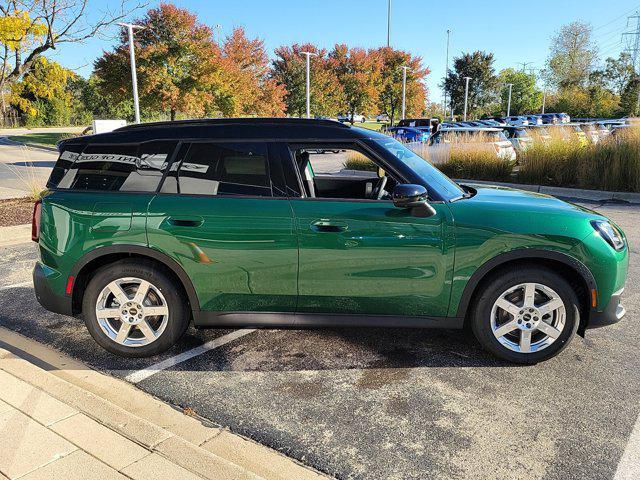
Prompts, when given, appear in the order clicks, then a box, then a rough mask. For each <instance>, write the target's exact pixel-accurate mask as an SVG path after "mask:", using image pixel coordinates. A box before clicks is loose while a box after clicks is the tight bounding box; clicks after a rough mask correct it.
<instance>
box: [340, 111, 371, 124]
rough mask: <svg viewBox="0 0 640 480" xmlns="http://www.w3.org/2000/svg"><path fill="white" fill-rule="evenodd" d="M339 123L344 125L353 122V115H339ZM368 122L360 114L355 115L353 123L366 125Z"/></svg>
mask: <svg viewBox="0 0 640 480" xmlns="http://www.w3.org/2000/svg"><path fill="white" fill-rule="evenodd" d="M338 121H339V122H342V123H345V122H351V115H348V114H340V115H338ZM366 121H367V118H366V117H365V116H364V115H360V114H359V113H356V114H354V115H353V123H364V122H366Z"/></svg>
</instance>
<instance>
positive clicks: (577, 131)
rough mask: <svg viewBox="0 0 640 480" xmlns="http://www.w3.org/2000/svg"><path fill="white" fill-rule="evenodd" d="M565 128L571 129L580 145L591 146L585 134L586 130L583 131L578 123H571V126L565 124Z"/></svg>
mask: <svg viewBox="0 0 640 480" xmlns="http://www.w3.org/2000/svg"><path fill="white" fill-rule="evenodd" d="M565 126H566V127H567V128H569V129H570V131H571V132H572V133H573V135H574V137H575V138H577V139H578V142H579V143H580V145H583V146H586V145H588V144H589V142H590V140H589V138H588V137H587V134H586V133H585V132H584V130H582V128H581V127H580V125H578V124H577V123H570V124H565Z"/></svg>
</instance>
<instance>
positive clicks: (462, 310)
mask: <svg viewBox="0 0 640 480" xmlns="http://www.w3.org/2000/svg"><path fill="white" fill-rule="evenodd" d="M540 258H542V259H546V260H555V261H557V262H560V263H563V264H564V265H566V266H568V267H570V268H572V269H573V270H575V271H576V272H578V274H579V275H580V277H582V280H583V281H584V283H585V284H586V285H587V287H588V288H589V290H591V289H594V288H595V289H597V286H596V281H595V279H594V278H593V274H592V273H591V271H590V270H589V269H588V268H587V267H586V265H585V264H584V263H582V262H581V261H580V260H578V259H576V258H574V257H572V256H571V255H567V254H566V253H562V252H558V251H555V250H544V249H537V248H519V249H517V250H511V251H510V252H505V253H501V254H500V255H497V256H495V257H493V258H491V259H490V260H487V261H486V262H485V263H483V264H482V265H481V266H480V267H478V268H477V269H476V271H475V272H473V275H471V278H470V279H469V281H467V285H466V286H465V287H464V291H463V292H462V297H461V299H460V303H459V304H458V310H457V312H456V316H457V317H463V318H464V317H465V315H466V313H467V309H468V307H469V303H470V302H471V297H472V296H473V293H474V291H475V290H476V287H477V286H478V285H479V284H480V282H481V281H482V279H483V278H484V277H485V276H486V275H487V273H489V272H490V271H491V270H493V269H494V268H496V267H498V266H500V265H503V264H505V263H507V262H511V261H514V260H526V259H540Z"/></svg>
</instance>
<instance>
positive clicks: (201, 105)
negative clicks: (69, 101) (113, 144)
mask: <svg viewBox="0 0 640 480" xmlns="http://www.w3.org/2000/svg"><path fill="white" fill-rule="evenodd" d="M136 24H138V25H141V26H142V27H143V29H141V30H138V31H137V32H136V36H135V41H136V46H135V48H136V60H137V74H138V90H139V94H140V104H141V106H143V107H146V108H149V109H151V110H155V111H164V112H168V113H169V116H170V118H171V120H175V118H176V115H177V114H178V112H181V113H185V114H188V115H196V116H202V115H204V113H205V111H206V110H207V109H208V108H210V105H211V104H212V103H213V101H214V96H215V94H216V93H217V92H218V91H219V90H220V89H221V88H222V78H221V71H220V70H221V62H220V59H221V56H222V55H221V52H220V48H219V47H218V45H217V44H216V43H215V42H214V41H213V34H212V31H211V29H210V28H209V27H207V26H206V25H203V24H200V23H198V21H197V17H196V15H194V14H192V13H190V12H188V11H187V10H184V9H180V8H177V7H176V6H174V5H169V4H161V5H160V6H159V7H158V8H154V9H151V10H149V11H148V12H147V14H146V16H145V17H144V18H142V19H139V20H137V21H136ZM128 42H129V40H128V36H127V35H126V32H122V34H121V36H120V43H119V45H118V46H117V47H116V48H115V50H114V51H113V52H105V53H104V54H103V56H102V57H100V58H99V59H98V60H96V61H95V63H94V67H95V73H96V74H97V77H98V78H99V79H100V87H101V90H102V92H103V93H104V94H105V95H106V96H108V97H110V98H112V99H113V100H114V101H116V102H120V101H123V100H124V99H125V98H127V97H129V96H130V95H131V89H132V87H131V80H130V75H131V73H130V66H129V43H128Z"/></svg>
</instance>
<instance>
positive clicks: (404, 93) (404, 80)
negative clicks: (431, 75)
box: [400, 66, 409, 120]
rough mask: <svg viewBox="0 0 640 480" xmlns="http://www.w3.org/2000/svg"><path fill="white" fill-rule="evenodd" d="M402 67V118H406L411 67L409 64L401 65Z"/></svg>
mask: <svg viewBox="0 0 640 480" xmlns="http://www.w3.org/2000/svg"><path fill="white" fill-rule="evenodd" d="M400 68H401V69H402V120H404V118H405V113H406V111H407V108H406V106H407V103H406V98H407V70H408V69H409V67H407V66H403V67H400Z"/></svg>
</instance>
